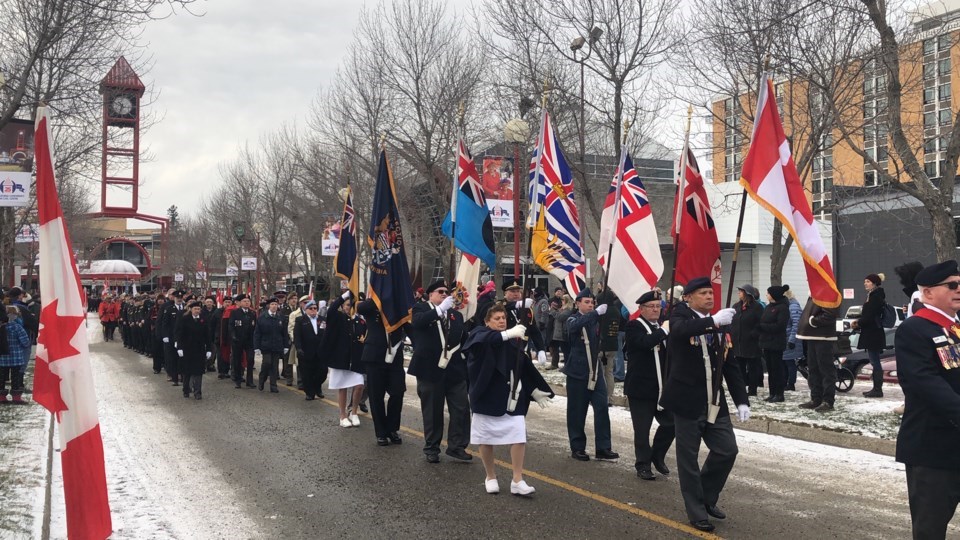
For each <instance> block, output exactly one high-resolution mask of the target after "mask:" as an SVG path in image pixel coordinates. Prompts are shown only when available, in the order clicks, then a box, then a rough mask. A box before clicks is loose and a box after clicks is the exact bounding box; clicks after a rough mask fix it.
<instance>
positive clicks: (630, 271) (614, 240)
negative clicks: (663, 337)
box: [597, 149, 663, 319]
mask: <svg viewBox="0 0 960 540" xmlns="http://www.w3.org/2000/svg"><path fill="white" fill-rule="evenodd" d="M620 171H623V175H622V177H621V175H620ZM597 246H598V247H597V251H598V253H599V254H600V256H599V258H598V260H599V262H600V266H601V267H603V268H606V269H607V285H608V286H609V287H610V290H612V291H613V292H614V293H616V294H617V296H618V297H619V298H620V299H621V300H622V301H623V305H624V306H632V309H630V318H631V319H633V318H636V316H637V315H639V313H640V306H638V305H637V304H636V303H635V302H634V300H636V299H638V298H640V297H641V296H643V295H644V294H645V293H647V292H648V291H650V290H651V289H653V288H654V287H656V286H657V282H658V281H660V276H661V275H663V258H662V257H661V256H660V241H659V240H658V239H657V228H656V226H655V225H654V223H653V214H652V213H651V212H650V201H649V199H647V190H646V189H645V188H644V187H643V181H641V180H640V176H639V175H637V170H636V169H635V168H634V166H633V161H632V160H631V159H630V154H629V153H628V152H627V151H626V149H624V151H623V157H622V159H621V160H620V165H619V168H618V169H617V172H616V173H615V174H614V177H613V181H612V182H611V183H610V190H609V191H608V192H607V199H606V202H605V203H604V205H603V215H602V216H601V218H600V242H599V243H598V245H597ZM608 254H609V255H610V257H609V260H608V258H607V256H608ZM608 264H609V268H608V266H607V265H608Z"/></svg>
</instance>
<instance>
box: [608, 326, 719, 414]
mask: <svg viewBox="0 0 960 540" xmlns="http://www.w3.org/2000/svg"><path fill="white" fill-rule="evenodd" d="M647 325H648V326H649V327H650V330H652V332H647V329H646V327H644V326H643V323H641V322H640V321H639V320H632V321H630V322H628V323H627V325H626V327H625V329H624V341H623V350H624V353H625V355H624V357H625V358H626V360H627V375H626V377H625V378H624V381H623V393H624V395H625V396H627V397H630V398H633V399H640V400H643V401H654V402H655V401H657V398H658V397H659V393H660V386H659V385H658V384H657V368H656V358H655V357H654V354H653V352H654V350H655V349H656V350H658V351H659V353H660V373H661V376H662V377H663V381H664V382H666V380H667V374H668V373H669V369H668V365H667V348H666V339H667V334H666V333H665V332H664V331H663V329H662V328H660V327H659V325H657V323H656V322H653V323H651V322H647ZM704 392H706V390H704Z"/></svg>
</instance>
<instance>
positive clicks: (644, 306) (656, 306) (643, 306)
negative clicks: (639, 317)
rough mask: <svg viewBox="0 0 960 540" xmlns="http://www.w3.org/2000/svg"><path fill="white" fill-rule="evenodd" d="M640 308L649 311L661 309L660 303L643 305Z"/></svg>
mask: <svg viewBox="0 0 960 540" xmlns="http://www.w3.org/2000/svg"><path fill="white" fill-rule="evenodd" d="M640 307H642V308H647V309H654V308H659V307H660V303H659V302H658V303H656V304H643V305H641V306H640Z"/></svg>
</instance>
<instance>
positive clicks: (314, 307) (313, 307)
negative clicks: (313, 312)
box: [307, 306, 318, 309]
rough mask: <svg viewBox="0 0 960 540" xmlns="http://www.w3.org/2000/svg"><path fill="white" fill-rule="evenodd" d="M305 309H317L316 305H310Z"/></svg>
mask: <svg viewBox="0 0 960 540" xmlns="http://www.w3.org/2000/svg"><path fill="white" fill-rule="evenodd" d="M307 309H318V308H317V306H310V307H308V308H307Z"/></svg>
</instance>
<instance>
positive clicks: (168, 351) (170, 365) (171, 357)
mask: <svg viewBox="0 0 960 540" xmlns="http://www.w3.org/2000/svg"><path fill="white" fill-rule="evenodd" d="M179 359H180V358H179V357H178V356H177V349H175V348H174V347H173V340H172V339H171V340H170V342H169V343H164V344H163V362H164V367H165V368H166V370H167V375H168V376H169V377H170V378H171V379H172V380H173V382H180V364H179V362H178V360H179Z"/></svg>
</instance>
